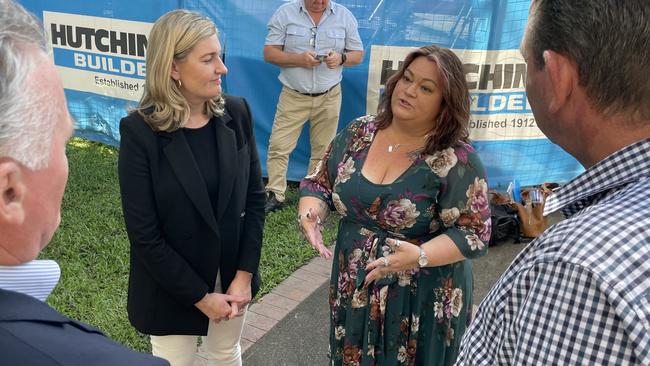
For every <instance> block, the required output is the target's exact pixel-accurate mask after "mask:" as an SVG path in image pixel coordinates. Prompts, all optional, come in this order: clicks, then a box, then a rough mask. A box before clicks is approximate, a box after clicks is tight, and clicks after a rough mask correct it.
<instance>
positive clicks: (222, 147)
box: [215, 110, 240, 221]
mask: <svg viewBox="0 0 650 366" xmlns="http://www.w3.org/2000/svg"><path fill="white" fill-rule="evenodd" d="M231 121H232V117H231V116H230V114H228V110H226V112H225V113H224V115H223V116H221V118H218V119H217V121H216V122H217V124H216V128H215V130H216V133H217V159H218V161H219V193H218V198H217V215H216V216H217V217H216V219H217V221H219V220H220V219H221V216H223V213H224V211H226V207H228V203H229V202H230V200H231V197H230V193H231V192H232V188H233V184H234V182H235V177H236V176H237V173H236V172H237V169H240V167H239V166H238V159H237V141H236V139H235V131H233V130H232V129H231V128H230V127H229V126H228V123H229V122H231Z"/></svg>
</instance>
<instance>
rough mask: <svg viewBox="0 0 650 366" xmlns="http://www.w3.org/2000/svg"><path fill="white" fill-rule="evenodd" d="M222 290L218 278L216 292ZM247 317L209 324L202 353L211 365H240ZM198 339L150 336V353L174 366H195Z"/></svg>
mask: <svg viewBox="0 0 650 366" xmlns="http://www.w3.org/2000/svg"><path fill="white" fill-rule="evenodd" d="M220 290H221V278H220V276H219V275H217V284H216V286H215V292H216V291H219V292H221V291H220ZM246 312H247V310H246V311H244V315H242V316H239V317H236V318H234V319H230V320H222V321H221V322H219V323H215V322H213V321H210V324H209V325H208V335H207V336H202V337H201V340H202V344H201V350H202V351H203V352H204V355H205V356H207V358H208V365H209V366H241V364H242V361H241V347H240V345H239V339H240V338H241V333H242V329H243V328H244V320H245V318H246ZM197 340H198V337H197V336H192V335H168V336H153V335H152V336H151V353H153V355H154V356H158V357H162V358H164V359H166V360H167V361H169V363H170V364H171V366H192V365H193V364H194V354H195V353H196V351H197Z"/></svg>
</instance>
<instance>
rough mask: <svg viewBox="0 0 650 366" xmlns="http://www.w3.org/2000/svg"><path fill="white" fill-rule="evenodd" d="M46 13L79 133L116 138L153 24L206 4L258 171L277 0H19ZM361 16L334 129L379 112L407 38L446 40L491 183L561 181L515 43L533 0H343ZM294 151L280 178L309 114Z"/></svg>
mask: <svg viewBox="0 0 650 366" xmlns="http://www.w3.org/2000/svg"><path fill="white" fill-rule="evenodd" d="M19 1H20V2H21V3H22V4H23V5H24V6H25V7H26V8H28V9H29V10H30V11H32V12H34V13H35V14H36V15H37V16H39V17H41V19H42V20H43V23H44V26H45V31H46V33H47V37H48V39H49V42H50V44H51V46H52V49H53V58H54V62H55V64H56V65H57V68H58V70H59V72H60V74H61V76H62V78H63V83H64V87H65V89H66V96H67V98H68V105H69V109H70V112H71V113H72V115H73V116H74V118H75V119H76V122H77V126H76V127H77V130H76V135H77V136H81V137H84V138H88V139H91V140H96V141H100V142H104V143H107V144H111V145H118V144H119V129H118V126H119V120H120V118H122V117H123V116H125V115H126V113H127V111H128V109H129V108H133V107H135V106H136V105H137V103H138V100H139V98H140V96H141V94H142V89H143V86H144V77H145V75H146V66H145V55H146V50H147V36H148V34H149V31H150V29H151V26H152V24H153V22H154V21H155V20H156V19H157V18H158V17H159V16H160V15H162V14H164V13H165V12H167V11H170V10H173V9H176V8H186V9H191V10H196V11H200V12H203V13H204V14H206V15H208V16H209V17H210V18H212V19H213V20H214V22H215V24H216V25H217V27H218V28H219V31H220V35H219V38H220V40H221V43H222V47H223V48H224V51H225V63H226V66H227V67H228V70H229V71H228V74H227V75H226V76H225V77H224V78H223V80H224V83H223V87H224V90H225V91H226V92H227V93H230V94H234V95H240V96H243V97H245V98H246V99H247V100H248V102H249V103H250V105H251V108H252V111H253V117H254V119H255V135H256V139H257V146H258V150H259V153H260V158H261V159H262V165H263V170H264V171H265V161H266V151H267V147H268V140H269V136H270V133H271V127H272V124H273V117H274V115H275V108H276V103H277V101H278V96H279V94H280V90H281V84H280V81H279V80H278V79H277V76H278V74H279V68H278V67H276V66H274V65H271V64H268V63H265V62H264V59H263V52H262V51H263V47H264V39H265V36H266V24H267V22H268V20H269V19H270V17H271V15H272V14H273V12H274V11H275V10H276V9H277V8H278V7H279V6H280V5H282V4H284V3H285V2H286V1H282V0H188V1H171V0H156V1H153V0H146V1H145V0H112V1H110V2H108V1H102V2H92V1H80V0H65V1H64V0H60V1H52V0H48V1H45V0H19ZM338 3H340V4H342V5H344V6H345V7H347V8H348V9H349V10H350V11H352V13H353V14H354V15H355V17H356V18H357V20H358V23H359V33H360V35H361V38H362V40H363V43H364V48H365V57H364V61H363V63H362V64H361V65H358V66H355V67H351V68H346V70H345V71H344V74H343V82H342V93H343V105H342V108H341V115H340V120H339V129H340V128H343V127H344V126H346V125H347V124H348V123H349V122H350V121H351V120H352V119H354V118H355V117H358V116H361V115H365V114H374V113H376V109H377V104H378V101H379V97H380V95H381V93H382V91H383V87H384V84H385V82H386V80H387V79H388V77H390V75H392V74H393V73H394V72H395V71H396V70H397V68H398V67H399V64H400V62H401V61H402V60H403V59H404V57H405V55H406V54H407V53H408V52H409V51H410V50H412V49H413V48H416V47H420V46H423V45H428V44H437V45H439V46H441V47H447V48H451V49H452V50H453V51H454V52H456V54H457V55H458V56H459V57H460V58H461V60H462V61H463V63H464V65H465V72H466V77H467V85H468V87H469V89H470V93H471V95H472V107H471V112H472V117H471V121H470V128H471V135H470V137H471V139H472V140H473V144H474V146H475V147H476V148H477V150H478V152H479V154H480V156H481V158H482V160H483V163H484V165H485V166H486V168H487V171H488V178H489V181H490V186H492V187H505V186H506V185H507V184H508V183H509V182H511V181H513V180H517V181H518V182H519V183H520V184H521V185H533V184H539V183H542V182H548V181H554V182H560V183H561V182H566V181H567V180H569V179H571V178H573V177H574V176H576V175H577V174H578V173H580V172H581V171H582V167H581V166H580V164H579V163H578V162H577V161H576V160H575V159H573V158H572V157H571V156H569V155H568V154H567V153H565V152H564V151H562V150H561V149H560V148H559V147H558V146H556V145H554V144H553V143H551V142H550V141H548V140H547V139H546V138H545V137H544V136H543V134H542V133H541V132H540V130H539V128H538V127H537V123H536V121H535V118H534V116H533V114H532V111H531V109H530V105H529V104H528V101H527V99H526V92H525V85H526V67H527V66H526V63H525V62H524V60H523V58H522V56H521V54H520V52H519V46H520V43H521V39H522V37H523V33H524V28H525V24H526V20H527V18H528V7H529V5H530V0H400V1H396V0H373V1H368V0H341V1H338ZM305 126H306V127H305V129H304V130H303V133H302V135H301V137H300V140H299V142H298V146H297V147H296V149H295V151H294V152H293V154H292V155H291V157H290V162H289V172H288V178H289V179H291V180H299V179H301V178H302V177H303V176H304V175H305V174H306V168H307V164H308V161H309V153H310V149H309V138H308V130H307V128H308V124H306V125H305Z"/></svg>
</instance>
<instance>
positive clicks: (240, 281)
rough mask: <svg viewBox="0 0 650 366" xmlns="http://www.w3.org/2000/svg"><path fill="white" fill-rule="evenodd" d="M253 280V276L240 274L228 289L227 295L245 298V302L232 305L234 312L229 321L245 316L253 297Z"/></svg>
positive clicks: (231, 313) (232, 303) (229, 316)
mask: <svg viewBox="0 0 650 366" xmlns="http://www.w3.org/2000/svg"><path fill="white" fill-rule="evenodd" d="M251 279H252V275H251V274H248V275H240V274H239V273H238V274H237V275H236V276H235V278H234V279H233V280H232V282H231V283H230V287H228V291H226V294H228V295H238V296H243V298H244V301H241V302H231V303H230V307H231V308H232V311H231V312H230V315H228V318H229V319H232V318H234V317H238V316H242V315H244V311H245V310H246V306H247V305H248V303H250V302H251V298H252V296H253V295H252V292H251Z"/></svg>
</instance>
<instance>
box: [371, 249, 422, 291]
mask: <svg viewBox="0 0 650 366" xmlns="http://www.w3.org/2000/svg"><path fill="white" fill-rule="evenodd" d="M386 245H388V246H389V247H390V249H391V251H392V253H391V254H390V255H387V256H384V257H380V258H377V259H376V260H374V261H372V262H370V263H368V264H367V265H366V272H367V274H366V280H365V282H364V285H365V286H367V285H369V284H370V283H371V282H372V281H375V280H378V279H380V278H382V277H386V276H388V275H389V274H391V273H394V272H400V271H405V270H409V269H413V268H415V267H417V266H418V257H419V255H420V249H419V248H418V246H417V245H415V244H412V243H409V242H408V241H404V240H398V239H392V238H387V239H386Z"/></svg>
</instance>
